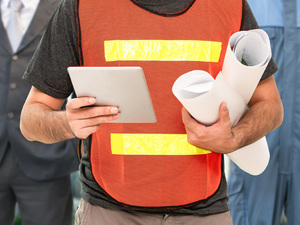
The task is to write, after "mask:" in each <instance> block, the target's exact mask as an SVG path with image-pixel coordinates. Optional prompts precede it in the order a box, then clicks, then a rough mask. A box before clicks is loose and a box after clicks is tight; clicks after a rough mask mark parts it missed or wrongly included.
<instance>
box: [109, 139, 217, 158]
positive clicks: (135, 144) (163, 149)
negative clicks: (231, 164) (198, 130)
mask: <svg viewBox="0 0 300 225" xmlns="http://www.w3.org/2000/svg"><path fill="white" fill-rule="evenodd" d="M111 149H112V154H117V155H202V154H209V153H211V152H210V151H207V150H205V149H202V148H198V147H196V146H194V145H191V144H189V143H188V142H187V137H186V134H111Z"/></svg>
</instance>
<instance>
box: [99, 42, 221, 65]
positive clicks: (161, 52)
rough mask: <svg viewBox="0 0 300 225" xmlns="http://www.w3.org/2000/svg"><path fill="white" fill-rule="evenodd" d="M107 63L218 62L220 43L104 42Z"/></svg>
mask: <svg viewBox="0 0 300 225" xmlns="http://www.w3.org/2000/svg"><path fill="white" fill-rule="evenodd" d="M104 48H105V60H106V61H107V62H109V61H132V60H136V61H202V62H218V61H219V57H220V53H221V49H222V43H221V42H214V41H192V40H112V41H105V42H104Z"/></svg>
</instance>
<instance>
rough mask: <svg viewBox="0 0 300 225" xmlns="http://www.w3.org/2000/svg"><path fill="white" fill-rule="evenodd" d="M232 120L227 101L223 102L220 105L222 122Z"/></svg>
mask: <svg viewBox="0 0 300 225" xmlns="http://www.w3.org/2000/svg"><path fill="white" fill-rule="evenodd" d="M226 121H230V116H229V110H228V108H227V104H226V102H222V103H221V105H220V122H221V123H223V122H226Z"/></svg>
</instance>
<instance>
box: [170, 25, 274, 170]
mask: <svg viewBox="0 0 300 225" xmlns="http://www.w3.org/2000/svg"><path fill="white" fill-rule="evenodd" d="M270 59H271V47H270V41H269V38H268V35H267V34H266V32H265V31H263V30H260V29H256V30H250V31H240V32H237V33H235V34H233V35H232V36H231V38H230V40H229V44H228V47H227V51H226V54H225V59H224V63H223V68H222V72H221V73H219V75H218V76H217V77H216V79H215V80H214V79H213V78H212V77H211V76H210V74H208V73H207V72H205V71H201V70H196V71H191V72H188V73H186V74H183V75H182V76H180V77H179V78H178V79H177V80H176V81H175V83H174V85H173V88H172V91H173V94H174V95H175V96H176V97H177V99H178V100H179V101H180V102H181V103H182V105H183V106H184V107H185V108H186V109H187V110H188V111H189V113H190V114H191V115H192V116H193V117H194V118H195V119H196V120H197V121H199V122H200V123H202V124H204V125H211V124H213V123H215V122H217V121H218V120H219V107H220V104H221V103H222V102H226V103H227V107H228V109H229V114H230V120H231V124H232V126H234V125H236V123H237V122H238V121H239V120H240V118H241V117H242V116H243V114H244V113H245V111H246V105H247V104H248V102H249V100H250V99H251V96H252V95H253V92H254V91H255V89H256V86H257V84H258V83H259V81H260V79H261V76H262V74H263V72H264V71H265V69H266V67H267V65H268V63H269V61H270ZM227 156H228V157H229V158H230V159H231V160H232V161H233V162H234V163H236V164H237V165H238V166H239V167H240V168H241V169H242V170H244V171H245V172H247V173H249V174H252V175H258V174H260V173H262V172H263V171H264V170H265V168H266V167H267V165H268V163H269V158H270V153H269V149H268V145H267V141H266V138H265V137H263V138H261V139H259V140H258V141H256V142H254V143H252V144H250V145H247V146H245V147H243V148H240V149H238V150H236V151H234V152H232V153H230V154H227Z"/></svg>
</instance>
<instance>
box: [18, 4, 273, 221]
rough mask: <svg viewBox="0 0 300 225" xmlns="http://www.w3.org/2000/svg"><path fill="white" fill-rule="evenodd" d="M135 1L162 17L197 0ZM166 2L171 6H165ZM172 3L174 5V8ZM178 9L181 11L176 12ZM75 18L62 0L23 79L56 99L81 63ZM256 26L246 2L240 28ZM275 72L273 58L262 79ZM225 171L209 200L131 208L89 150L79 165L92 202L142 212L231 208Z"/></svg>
mask: <svg viewBox="0 0 300 225" xmlns="http://www.w3.org/2000/svg"><path fill="white" fill-rule="evenodd" d="M132 2H133V3H134V4H136V5H138V6H140V7H142V8H144V9H145V10H148V11H151V12H153V13H156V14H162V16H177V15H179V14H182V13H184V12H185V11H186V10H188V9H189V7H190V6H191V5H192V4H193V2H194V1H191V0H188V1H174V0H165V1H161V0H159V1H158V0H155V1H152V0H132ZM175 2H176V3H177V4H176V3H175ZM147 3H148V4H147ZM162 3H165V4H162ZM161 4H162V5H161ZM166 5H167V6H168V7H166ZM172 6H174V7H173V8H172ZM179 11H180V13H176V12H179ZM164 12H165V13H164ZM75 18H76V15H75V0H63V1H62V2H61V4H60V6H59V8H58V9H57V11H56V13H55V14H54V16H53V18H52V19H51V21H50V23H49V26H48V28H47V29H46V32H45V34H44V36H43V38H42V41H41V43H40V45H39V47H38V49H37V51H36V52H35V54H34V57H33V58H32V60H31V61H30V63H29V65H28V69H27V71H26V72H25V74H24V76H23V79H25V80H26V81H28V82H30V83H31V84H32V85H33V86H35V87H36V88H37V89H39V90H40V91H42V92H44V93H46V94H48V95H50V96H52V97H55V98H67V97H68V96H69V95H70V94H71V93H72V92H73V86H72V83H71V81H70V79H69V75H68V73H67V67H69V66H78V65H79V64H80V63H79V55H78V38H77V29H76V20H75ZM255 28H258V25H257V22H256V20H255V18H254V16H253V14H252V12H251V9H250V7H249V5H248V3H247V2H246V1H245V2H244V9H243V21H242V27H241V30H249V29H255ZM276 71H277V66H276V65H275V63H274V61H273V59H272V60H271V62H270V63H269V65H268V67H267V69H266V71H265V73H264V75H263V77H262V79H265V78H267V77H268V76H271V75H272V74H274V73H275V72H276ZM84 146H85V149H88V147H89V139H87V140H84ZM222 167H223V166H222ZM222 171H223V175H222V179H221V183H220V186H219V188H218V190H217V191H216V193H215V194H214V195H212V196H211V197H209V198H208V199H206V200H202V201H199V202H197V203H194V204H190V205H187V206H185V207H167V208H166V207H164V208H143V207H129V206H124V205H123V204H120V203H118V202H117V201H116V200H114V199H112V198H111V197H109V196H108V195H107V194H106V193H105V192H104V191H103V190H102V189H101V187H99V185H98V184H97V182H96V181H95V180H94V177H93V175H92V172H91V165H90V160H89V155H88V151H86V154H85V156H83V158H82V160H81V166H80V172H81V176H80V179H81V183H82V187H83V193H82V197H83V198H84V199H85V200H86V201H88V202H89V203H91V204H94V205H100V206H102V207H106V208H111V209H114V208H119V209H122V210H128V209H129V208H130V209H131V210H137V211H142V212H151V213H155V212H157V213H170V214H175V213H182V214H193V213H197V214H201V215H209V214H216V213H221V212H225V211H228V210H229V209H228V205H227V202H228V196H227V184H226V179H225V175H224V169H223V168H222Z"/></svg>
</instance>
